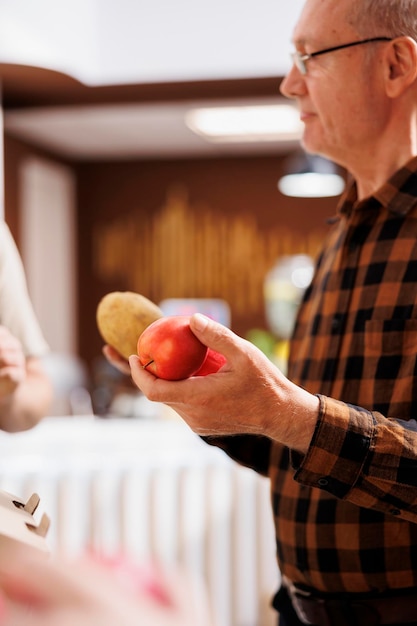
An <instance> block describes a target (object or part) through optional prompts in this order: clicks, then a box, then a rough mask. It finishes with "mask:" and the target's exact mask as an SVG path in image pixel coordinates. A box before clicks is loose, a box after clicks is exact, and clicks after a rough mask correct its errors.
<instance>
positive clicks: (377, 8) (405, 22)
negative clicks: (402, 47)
mask: <svg viewBox="0 0 417 626" xmlns="http://www.w3.org/2000/svg"><path fill="white" fill-rule="evenodd" d="M352 4H353V7H352V12H351V19H350V22H351V24H352V26H353V27H354V28H355V30H357V32H358V34H360V35H361V36H363V37H370V36H380V35H386V36H388V37H400V36H403V35H405V36H408V37H412V38H413V39H415V40H416V41H417V0H353V3H352Z"/></svg>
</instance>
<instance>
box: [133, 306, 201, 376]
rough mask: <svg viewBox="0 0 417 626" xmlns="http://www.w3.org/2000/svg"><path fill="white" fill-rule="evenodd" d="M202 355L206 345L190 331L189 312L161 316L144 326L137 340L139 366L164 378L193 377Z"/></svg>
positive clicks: (199, 365) (198, 367)
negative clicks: (187, 313) (186, 313)
mask: <svg viewBox="0 0 417 626" xmlns="http://www.w3.org/2000/svg"><path fill="white" fill-rule="evenodd" d="M206 354H207V347H206V346H205V345H204V344H202V343H201V341H199V340H198V339H197V337H196V336H195V335H194V334H193V332H192V331H191V328H190V316H189V315H168V316H166V317H161V318H160V319H159V320H156V321H155V322H152V324H150V325H149V326H148V327H147V328H145V330H144V331H143V332H142V334H141V335H140V337H139V340H138V356H139V361H140V362H141V364H142V366H143V367H144V368H145V369H146V370H148V371H149V372H152V374H154V375H155V376H157V377H158V378H164V379H165V380H182V379H183V378H188V377H189V376H193V374H195V372H197V371H198V370H199V369H200V367H201V366H202V364H203V362H204V359H205V358H206Z"/></svg>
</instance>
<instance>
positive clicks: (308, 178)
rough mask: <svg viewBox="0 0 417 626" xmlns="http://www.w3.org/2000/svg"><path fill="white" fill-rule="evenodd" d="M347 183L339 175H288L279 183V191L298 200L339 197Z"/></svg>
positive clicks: (313, 173)
mask: <svg viewBox="0 0 417 626" xmlns="http://www.w3.org/2000/svg"><path fill="white" fill-rule="evenodd" d="M344 188H345V181H344V180H343V178H342V177H341V176H339V174H320V173H317V172H308V173H305V174H288V175H287V176H283V177H282V178H280V180H279V181H278V189H279V190H280V192H281V193H282V194H284V196H293V197H296V198H326V197H329V198H330V197H333V196H339V195H340V194H341V193H342V192H343V190H344Z"/></svg>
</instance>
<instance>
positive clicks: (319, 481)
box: [317, 478, 329, 487]
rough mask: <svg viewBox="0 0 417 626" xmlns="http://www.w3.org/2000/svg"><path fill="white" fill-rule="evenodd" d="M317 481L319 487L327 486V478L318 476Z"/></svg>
mask: <svg viewBox="0 0 417 626" xmlns="http://www.w3.org/2000/svg"><path fill="white" fill-rule="evenodd" d="M317 482H318V484H319V485H320V487H327V485H328V484H329V480H328V478H319V480H318V481H317Z"/></svg>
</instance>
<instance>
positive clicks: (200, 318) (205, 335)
mask: <svg viewBox="0 0 417 626" xmlns="http://www.w3.org/2000/svg"><path fill="white" fill-rule="evenodd" d="M190 328H191V330H192V332H193V333H194V335H195V336H196V337H197V339H199V340H200V341H201V343H203V344H204V345H205V346H207V347H209V348H211V349H212V350H215V351H216V352H220V353H221V354H223V355H224V356H228V355H231V354H232V352H233V346H234V344H235V342H236V339H238V337H237V335H235V334H234V333H233V332H232V331H231V330H230V329H229V328H227V327H226V326H224V325H223V324H220V323H219V322H215V321H214V320H212V319H211V318H209V317H206V316H205V315H202V314H201V313H194V315H192V316H191V318H190Z"/></svg>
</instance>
